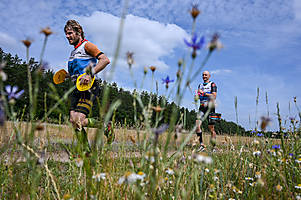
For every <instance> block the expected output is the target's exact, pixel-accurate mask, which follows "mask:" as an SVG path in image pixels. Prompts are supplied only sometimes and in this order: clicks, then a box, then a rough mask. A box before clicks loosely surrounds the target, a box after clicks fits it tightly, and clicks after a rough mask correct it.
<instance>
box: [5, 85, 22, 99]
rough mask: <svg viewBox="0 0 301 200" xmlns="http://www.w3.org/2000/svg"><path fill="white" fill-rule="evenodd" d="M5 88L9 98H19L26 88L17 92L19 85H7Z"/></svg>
mask: <svg viewBox="0 0 301 200" xmlns="http://www.w3.org/2000/svg"><path fill="white" fill-rule="evenodd" d="M5 90H6V93H7V95H8V99H9V100H10V99H19V98H20V96H21V95H22V94H23V93H24V90H21V91H19V92H17V90H18V87H17V86H13V87H12V86H10V85H7V86H5Z"/></svg>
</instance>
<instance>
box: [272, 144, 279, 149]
mask: <svg viewBox="0 0 301 200" xmlns="http://www.w3.org/2000/svg"><path fill="white" fill-rule="evenodd" d="M272 148H273V149H280V145H279V144H275V145H273V146H272Z"/></svg>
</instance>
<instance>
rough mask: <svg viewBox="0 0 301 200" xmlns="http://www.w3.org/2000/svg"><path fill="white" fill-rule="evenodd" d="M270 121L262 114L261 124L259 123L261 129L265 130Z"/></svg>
mask: <svg viewBox="0 0 301 200" xmlns="http://www.w3.org/2000/svg"><path fill="white" fill-rule="evenodd" d="M270 122H271V119H270V118H269V117H265V116H262V117H261V125H260V128H261V130H265V129H266V127H267V126H268V125H269V124H270Z"/></svg>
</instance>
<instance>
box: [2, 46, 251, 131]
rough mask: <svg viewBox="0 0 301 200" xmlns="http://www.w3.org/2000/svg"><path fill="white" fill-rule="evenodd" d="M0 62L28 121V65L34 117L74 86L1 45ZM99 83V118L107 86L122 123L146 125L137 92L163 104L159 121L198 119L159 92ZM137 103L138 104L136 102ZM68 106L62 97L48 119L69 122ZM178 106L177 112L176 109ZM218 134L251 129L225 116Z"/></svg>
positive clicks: (186, 124) (188, 126) (153, 104)
mask: <svg viewBox="0 0 301 200" xmlns="http://www.w3.org/2000/svg"><path fill="white" fill-rule="evenodd" d="M0 63H1V67H2V70H3V71H4V72H5V73H6V74H7V80H6V81H5V82H4V85H11V86H18V88H20V89H23V90H24V94H23V95H22V96H21V97H20V99H18V100H17V101H16V104H15V105H14V110H15V112H16V116H17V118H18V119H21V120H23V121H29V120H30V119H29V112H30V110H29V108H30V106H29V103H30V101H29V86H28V76H27V69H28V66H29V68H30V72H31V75H32V85H33V86H35V85H36V84H37V83H38V95H37V101H36V102H37V103H36V107H37V110H36V113H35V115H34V116H35V118H34V119H33V120H41V119H43V118H45V113H47V112H48V111H49V109H50V108H51V107H52V106H53V105H55V104H56V103H57V102H58V100H59V99H60V98H61V97H63V95H64V94H65V92H66V91H68V90H69V89H70V88H71V87H72V86H73V84H72V82H71V81H70V80H67V81H65V82H64V83H62V84H59V85H54V84H53V75H54V71H53V70H52V69H50V66H48V65H47V63H43V64H42V65H40V64H39V63H38V62H37V61H35V60H34V58H31V59H30V60H29V61H28V63H27V62H25V61H23V60H22V59H21V58H19V57H18V55H15V56H12V55H11V54H10V53H5V52H4V51H3V50H2V49H1V48H0ZM97 84H99V86H100V95H99V97H100V98H99V102H98V103H96V105H94V107H93V109H92V116H93V117H94V118H96V119H98V120H100V121H101V119H99V108H100V106H99V104H101V103H102V102H101V101H102V98H101V97H102V96H103V93H104V88H105V87H107V88H108V90H109V96H108V104H107V108H109V106H110V104H111V103H112V102H114V101H115V100H117V99H119V100H121V105H120V106H119V107H118V108H117V110H115V112H114V122H115V124H116V125H119V126H122V127H128V128H133V127H135V126H140V127H143V122H144V118H143V115H142V114H141V113H142V108H141V106H140V105H139V104H138V103H137V102H135V97H134V95H137V94H138V95H140V98H141V101H142V103H143V105H144V107H145V106H147V105H149V103H150V102H151V107H157V106H160V107H162V108H164V109H163V111H162V112H163V115H162V119H161V120H160V121H159V124H158V125H160V124H163V123H168V122H169V121H170V119H171V115H172V114H173V113H176V115H177V116H176V120H177V121H181V123H182V124H183V125H184V128H185V129H187V130H191V129H192V128H193V127H194V125H195V120H196V116H197V111H196V110H189V109H187V108H185V107H180V106H178V105H176V104H175V103H174V102H169V101H168V100H166V98H165V97H164V96H158V95H157V94H154V93H149V92H147V91H142V92H139V93H138V92H137V91H136V90H134V91H127V90H124V89H123V88H120V87H118V86H117V84H116V83H115V82H113V83H108V82H106V81H104V80H101V79H99V78H98V79H97ZM135 103H136V105H135ZM69 107H70V101H69V100H68V99H66V100H65V101H63V102H62V103H61V104H60V105H59V106H58V107H57V108H56V109H54V110H53V112H52V113H51V114H50V115H48V116H47V118H46V119H45V121H46V122H49V123H66V121H67V120H68V117H69ZM135 108H136V113H137V115H136V117H135ZM174 109H176V112H173V110H174ZM156 117H157V115H156V112H151V120H150V122H151V125H152V126H153V125H154V124H153V123H154V122H155V119H156ZM207 124H208V122H207V120H205V121H204V123H203V128H204V130H205V131H208V126H207ZM216 132H217V134H225V133H226V134H238V135H248V132H246V131H245V129H244V128H243V127H241V126H240V125H237V124H236V123H234V122H227V121H226V120H224V119H221V120H220V121H219V122H218V123H217V124H216Z"/></svg>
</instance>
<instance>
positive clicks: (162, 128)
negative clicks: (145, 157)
mask: <svg viewBox="0 0 301 200" xmlns="http://www.w3.org/2000/svg"><path fill="white" fill-rule="evenodd" d="M168 127H169V125H168V124H162V125H161V126H160V127H158V128H152V132H153V133H154V134H155V135H160V134H162V133H164V131H166V130H167V129H168Z"/></svg>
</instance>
